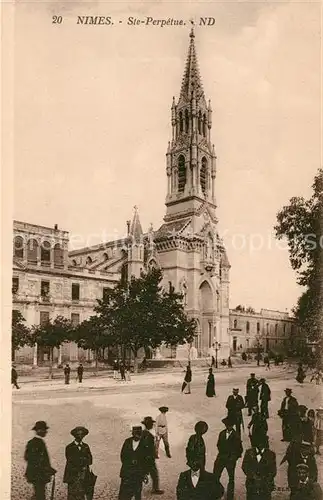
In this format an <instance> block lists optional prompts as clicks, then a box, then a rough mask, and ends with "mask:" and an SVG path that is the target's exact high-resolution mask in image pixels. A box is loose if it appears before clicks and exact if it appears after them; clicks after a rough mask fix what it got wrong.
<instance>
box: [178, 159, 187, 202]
mask: <svg viewBox="0 0 323 500" xmlns="http://www.w3.org/2000/svg"><path fill="white" fill-rule="evenodd" d="M185 184H186V166H185V158H184V156H183V155H181V156H180V157H179V158H178V192H179V193H183V192H184V189H185Z"/></svg>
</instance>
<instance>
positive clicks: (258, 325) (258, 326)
mask: <svg viewBox="0 0 323 500" xmlns="http://www.w3.org/2000/svg"><path fill="white" fill-rule="evenodd" d="M259 332H260V323H257V333H259Z"/></svg>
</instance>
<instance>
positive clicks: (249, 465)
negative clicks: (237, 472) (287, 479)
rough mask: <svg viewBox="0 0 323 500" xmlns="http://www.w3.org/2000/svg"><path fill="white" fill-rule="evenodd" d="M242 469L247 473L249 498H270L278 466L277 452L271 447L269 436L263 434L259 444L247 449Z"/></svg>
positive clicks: (252, 499) (256, 499) (255, 499)
mask: <svg viewBox="0 0 323 500" xmlns="http://www.w3.org/2000/svg"><path fill="white" fill-rule="evenodd" d="M242 470H243V472H244V473H245V475H246V491H247V500H258V499H261V500H270V499H271V495H272V492H273V491H274V489H275V477H276V474H277V466H276V454H275V453H274V452H273V451H272V450H270V449H269V445H268V437H267V436H265V435H263V436H262V438H261V439H260V440H259V441H258V443H257V446H253V447H252V448H250V449H248V450H246V452H245V455H244V457H243V462H242Z"/></svg>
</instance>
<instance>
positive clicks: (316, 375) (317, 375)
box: [310, 368, 323, 385]
mask: <svg viewBox="0 0 323 500" xmlns="http://www.w3.org/2000/svg"><path fill="white" fill-rule="evenodd" d="M313 380H315V384H316V385H320V384H321V382H322V380H323V374H322V372H321V370H320V369H319V368H318V369H317V370H316V371H315V372H314V373H313V375H312V377H311V380H310V382H313Z"/></svg>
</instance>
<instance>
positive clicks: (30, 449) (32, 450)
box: [24, 420, 56, 500]
mask: <svg viewBox="0 0 323 500" xmlns="http://www.w3.org/2000/svg"><path fill="white" fill-rule="evenodd" d="M48 429H49V427H48V426H47V424H46V422H44V421H43V420H39V421H38V422H36V423H35V425H34V427H33V428H32V430H33V431H35V433H36V435H35V436H34V437H33V438H32V439H31V440H30V441H28V443H27V446H26V450H25V456H24V457H25V460H26V462H27V469H26V473H25V477H26V479H27V481H28V483H31V484H32V485H33V488H34V499H35V500H46V484H48V483H50V481H51V478H52V477H53V476H54V475H55V474H56V470H55V469H53V468H52V466H51V464H50V460H49V455H48V451H47V447H46V444H45V441H44V437H45V436H46V435H47V431H48Z"/></svg>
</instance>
